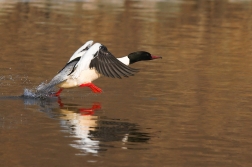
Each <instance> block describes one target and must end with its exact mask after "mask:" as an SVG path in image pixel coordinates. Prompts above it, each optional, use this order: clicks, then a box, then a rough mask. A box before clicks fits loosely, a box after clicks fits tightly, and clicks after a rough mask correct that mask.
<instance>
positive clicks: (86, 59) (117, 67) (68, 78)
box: [37, 41, 162, 96]
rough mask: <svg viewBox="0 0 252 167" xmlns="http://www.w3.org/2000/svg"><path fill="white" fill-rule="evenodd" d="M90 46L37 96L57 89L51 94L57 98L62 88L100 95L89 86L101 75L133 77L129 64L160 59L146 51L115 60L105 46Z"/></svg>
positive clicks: (89, 44)
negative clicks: (81, 89)
mask: <svg viewBox="0 0 252 167" xmlns="http://www.w3.org/2000/svg"><path fill="white" fill-rule="evenodd" d="M92 43H93V41H88V42H86V43H85V44H84V45H83V46H82V47H81V48H79V49H78V50H77V51H76V52H75V53H74V54H73V56H72V57H71V58H70V60H69V62H68V63H67V64H66V65H65V67H64V68H63V69H62V70H60V71H59V72H58V74H57V75H56V76H55V77H54V78H53V79H52V80H51V81H50V82H49V83H48V84H46V85H42V86H39V87H38V88H37V93H43V92H49V91H50V90H51V89H52V88H53V87H54V86H56V85H57V86H58V87H59V88H60V89H59V91H58V92H56V93H55V94H54V95H55V96H59V95H60V93H61V92H62V90H63V89H64V88H74V87H89V88H90V89H91V90H92V91H93V92H94V93H101V92H102V90H101V89H100V88H98V87H97V86H95V85H94V84H93V83H92V81H94V80H96V79H98V78H99V77H101V75H104V76H106V77H112V78H122V77H129V76H133V75H134V73H136V72H138V69H134V68H131V67H128V65H129V64H133V63H135V62H137V61H142V60H153V59H158V58H162V57H159V56H152V55H151V54H150V53H148V52H145V51H138V52H133V53H130V54H129V55H128V56H124V57H122V58H115V57H114V56H113V55H112V54H111V53H110V52H109V51H108V50H107V48H106V47H105V46H104V45H102V44H100V43H95V44H94V45H93V46H91V45H92ZM90 46H91V47H90Z"/></svg>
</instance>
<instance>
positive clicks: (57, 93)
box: [54, 88, 63, 96]
mask: <svg viewBox="0 0 252 167" xmlns="http://www.w3.org/2000/svg"><path fill="white" fill-rule="evenodd" d="M62 90H63V88H60V89H59V90H58V92H56V93H55V94H54V96H59V95H60V93H61V92H62Z"/></svg>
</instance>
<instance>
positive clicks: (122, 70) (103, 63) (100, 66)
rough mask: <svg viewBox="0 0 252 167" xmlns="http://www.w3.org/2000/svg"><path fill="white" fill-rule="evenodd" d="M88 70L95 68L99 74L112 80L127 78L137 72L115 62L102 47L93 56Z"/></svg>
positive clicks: (115, 59) (113, 57) (117, 61)
mask: <svg viewBox="0 0 252 167" xmlns="http://www.w3.org/2000/svg"><path fill="white" fill-rule="evenodd" d="M89 68H91V69H92V68H95V69H96V70H97V71H98V72H99V73H100V74H102V75H104V76H106V77H112V78H122V76H123V77H129V76H132V75H134V73H136V72H138V71H139V70H138V69H134V68H131V67H128V66H126V65H125V64H123V63H122V62H120V61H119V60H117V58H115V56H113V55H112V54H111V53H110V52H109V51H108V50H107V48H106V47H105V46H103V45H102V46H100V49H99V51H98V52H97V53H96V54H95V55H94V58H93V59H92V60H91V63H90V65H89Z"/></svg>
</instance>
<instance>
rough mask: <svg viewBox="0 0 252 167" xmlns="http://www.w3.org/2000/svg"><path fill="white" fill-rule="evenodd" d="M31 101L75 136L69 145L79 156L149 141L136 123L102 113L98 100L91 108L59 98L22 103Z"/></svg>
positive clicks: (132, 146)
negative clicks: (78, 151) (64, 101)
mask: <svg viewBox="0 0 252 167" xmlns="http://www.w3.org/2000/svg"><path fill="white" fill-rule="evenodd" d="M34 102H35V103H36V104H37V105H39V106H40V110H41V111H42V112H44V113H46V114H47V115H48V116H49V117H51V118H56V119H58V118H59V119H60V125H61V127H62V128H63V132H65V133H66V132H67V133H66V134H67V135H66V136H67V137H74V138H75V139H76V140H74V141H73V143H71V144H70V145H71V146H72V147H74V148H76V149H79V150H81V152H82V154H80V155H85V154H88V153H92V154H98V153H99V152H101V151H106V150H107V149H109V148H121V149H145V148H139V147H137V143H144V142H147V141H149V140H150V136H149V134H148V133H144V132H141V131H140V128H139V125H137V124H135V123H130V122H127V121H125V120H124V121H122V120H121V119H111V118H107V117H106V116H104V115H105V114H104V112H103V110H102V107H101V103H98V102H94V103H93V104H92V106H91V107H82V106H80V105H77V104H72V103H63V102H62V100H61V99H60V98H58V99H56V98H50V99H44V100H34V99H25V102H24V103H25V104H26V105H31V104H34ZM89 105H90V104H89ZM118 142H119V144H118ZM134 143H135V144H134Z"/></svg>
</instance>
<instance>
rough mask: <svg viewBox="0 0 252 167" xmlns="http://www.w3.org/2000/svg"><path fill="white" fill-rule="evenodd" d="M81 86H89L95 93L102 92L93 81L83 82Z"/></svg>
mask: <svg viewBox="0 0 252 167" xmlns="http://www.w3.org/2000/svg"><path fill="white" fill-rule="evenodd" d="M80 87H89V88H90V89H91V90H92V91H93V92H94V93H101V92H102V90H101V89H100V88H98V87H97V86H95V85H94V84H93V83H85V84H81V85H80Z"/></svg>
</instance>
